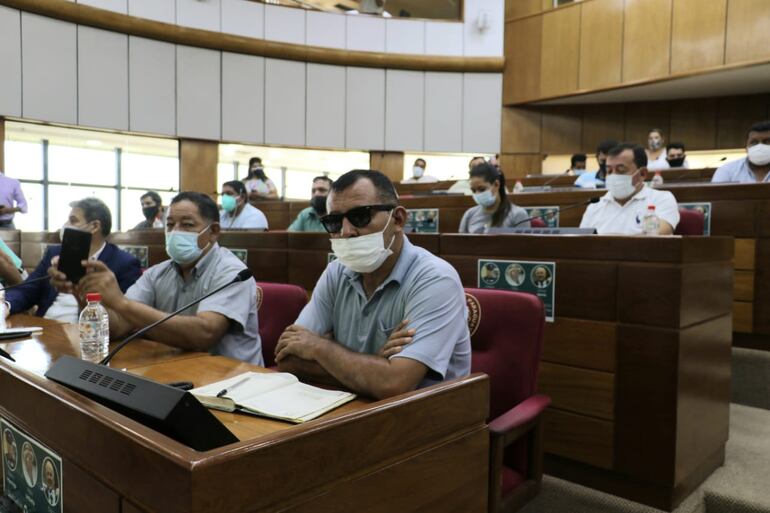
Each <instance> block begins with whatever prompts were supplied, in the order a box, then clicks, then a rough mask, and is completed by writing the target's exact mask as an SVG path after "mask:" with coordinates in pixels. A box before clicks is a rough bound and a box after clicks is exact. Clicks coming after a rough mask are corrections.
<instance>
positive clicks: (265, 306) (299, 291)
mask: <svg viewBox="0 0 770 513" xmlns="http://www.w3.org/2000/svg"><path fill="white" fill-rule="evenodd" d="M306 303H307V293H306V292H305V289H303V288H302V287H299V286H297V285H288V284H285V283H266V282H257V318H258V319H259V336H260V338H261V339H262V356H263V358H264V359H265V367H273V366H274V365H275V346H276V345H278V338H279V337H280V336H281V333H283V332H284V330H285V329H286V328H287V327H288V326H290V325H292V324H294V321H296V320H297V317H299V314H300V312H301V311H302V309H303V308H304V307H305V304H306Z"/></svg>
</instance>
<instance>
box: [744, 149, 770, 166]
mask: <svg viewBox="0 0 770 513" xmlns="http://www.w3.org/2000/svg"><path fill="white" fill-rule="evenodd" d="M748 154H749V162H751V163H752V164H754V165H755V166H765V165H767V164H770V144H755V145H754V146H751V147H750V148H749V150H748Z"/></svg>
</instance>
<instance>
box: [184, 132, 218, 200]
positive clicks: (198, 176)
mask: <svg viewBox="0 0 770 513" xmlns="http://www.w3.org/2000/svg"><path fill="white" fill-rule="evenodd" d="M217 162H219V143H217V142H213V141H195V140H190V139H180V140H179V188H180V190H182V191H197V192H203V193H206V194H208V195H209V196H211V197H212V199H214V201H216V192H217V190H218V187H219V185H218V184H217Z"/></svg>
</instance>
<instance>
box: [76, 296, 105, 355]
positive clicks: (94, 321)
mask: <svg viewBox="0 0 770 513" xmlns="http://www.w3.org/2000/svg"><path fill="white" fill-rule="evenodd" d="M86 300H87V301H88V305H86V307H85V308H84V309H83V311H82V312H80V320H79V322H78V324H79V326H80V357H81V358H82V359H83V360H88V361H89V362H99V361H100V360H101V359H102V358H104V357H105V356H107V353H108V352H109V347H110V316H109V314H108V313H107V310H106V309H105V308H104V307H103V306H102V303H101V300H102V296H101V295H100V294H96V293H90V294H86Z"/></svg>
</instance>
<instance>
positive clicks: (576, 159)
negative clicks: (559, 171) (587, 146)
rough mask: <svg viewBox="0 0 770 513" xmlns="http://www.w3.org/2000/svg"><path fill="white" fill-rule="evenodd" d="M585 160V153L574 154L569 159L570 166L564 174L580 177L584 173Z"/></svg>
mask: <svg viewBox="0 0 770 513" xmlns="http://www.w3.org/2000/svg"><path fill="white" fill-rule="evenodd" d="M586 160H588V158H587V157H586V154H585V153H575V154H574V155H572V157H570V159H569V163H570V166H569V169H568V170H567V171H566V172H567V173H569V174H571V175H574V176H580V175H582V174H583V173H585V171H586Z"/></svg>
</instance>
